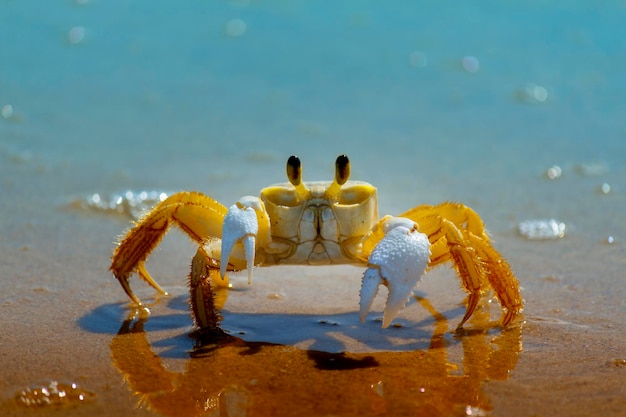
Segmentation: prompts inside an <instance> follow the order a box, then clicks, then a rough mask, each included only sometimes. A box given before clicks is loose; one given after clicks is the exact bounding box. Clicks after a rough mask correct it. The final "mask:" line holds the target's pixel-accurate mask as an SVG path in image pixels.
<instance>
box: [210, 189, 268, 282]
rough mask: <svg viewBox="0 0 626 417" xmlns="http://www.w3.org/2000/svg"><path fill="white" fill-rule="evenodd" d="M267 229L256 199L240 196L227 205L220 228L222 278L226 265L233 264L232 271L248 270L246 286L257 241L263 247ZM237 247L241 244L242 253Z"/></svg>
mask: <svg viewBox="0 0 626 417" xmlns="http://www.w3.org/2000/svg"><path fill="white" fill-rule="evenodd" d="M269 227H270V225H269V217H268V215H267V212H266V211H265V206H264V204H263V202H262V201H261V200H260V199H259V198H257V197H250V196H246V197H242V198H241V199H240V200H239V201H238V202H237V203H235V204H233V205H232V206H230V208H229V209H228V213H227V214H226V217H224V225H223V229H222V249H221V257H222V259H221V263H220V276H221V277H222V278H223V277H224V276H225V275H226V271H227V270H228V264H229V263H233V265H234V268H233V269H243V267H244V266H245V268H246V269H247V270H248V284H250V283H251V282H252V268H254V265H255V263H254V261H255V249H256V243H257V239H259V243H260V244H266V243H267V242H268V241H269V239H270V237H269V236H270V233H269ZM237 244H243V253H242V252H241V248H240V247H239V248H237V247H236V245H237Z"/></svg>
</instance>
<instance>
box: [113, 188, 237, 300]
mask: <svg viewBox="0 0 626 417" xmlns="http://www.w3.org/2000/svg"><path fill="white" fill-rule="evenodd" d="M225 215H226V207H224V206H223V205H222V204H220V203H218V202H217V201H215V200H213V199H212V198H210V197H207V196H206V195H204V194H201V193H194V192H180V193H176V194H173V195H171V196H170V197H168V198H167V199H165V200H164V201H162V202H161V203H159V204H158V205H156V206H155V207H154V208H153V209H152V210H151V211H150V212H148V214H147V215H145V216H144V217H143V218H142V219H141V220H139V221H138V222H137V223H136V224H135V226H134V227H133V228H132V229H131V230H130V231H128V233H127V234H126V236H124V238H122V239H121V241H120V244H119V245H118V247H117V248H116V249H115V252H114V253H113V259H112V261H111V266H110V269H111V271H113V275H115V278H117V279H118V281H119V282H120V284H121V285H122V288H124V291H125V292H126V294H128V296H129V297H130V299H131V300H132V301H133V302H134V303H135V304H137V305H141V301H140V300H139V298H137V296H136V295H135V294H134V293H133V291H132V290H131V288H130V284H129V282H128V280H129V279H130V276H131V275H132V274H133V272H135V271H136V272H137V273H138V275H139V277H140V278H141V279H143V280H144V281H146V282H147V283H148V284H150V286H152V287H153V288H154V289H156V290H157V291H158V292H160V293H161V294H166V292H165V291H164V290H163V289H162V288H161V287H160V286H159V285H158V284H157V283H156V281H155V280H154V279H153V278H152V277H151V276H150V274H149V273H148V271H147V270H146V268H145V266H144V263H145V261H146V259H147V258H148V255H150V252H152V250H153V249H154V248H155V247H156V246H157V245H158V244H159V242H160V241H161V239H162V238H163V236H164V235H165V233H166V232H167V229H168V228H169V227H170V225H172V224H175V225H177V226H178V227H180V228H181V229H182V230H183V231H184V232H185V233H187V235H188V236H189V237H190V238H191V239H192V240H194V241H195V242H197V243H199V244H201V243H202V242H204V241H205V240H206V239H209V238H211V237H215V238H219V237H221V235H222V221H223V219H224V216H225Z"/></svg>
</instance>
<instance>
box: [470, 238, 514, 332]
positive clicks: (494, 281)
mask: <svg viewBox="0 0 626 417" xmlns="http://www.w3.org/2000/svg"><path fill="white" fill-rule="evenodd" d="M469 238H470V241H471V242H472V246H473V247H475V248H476V250H477V251H478V253H479V256H480V258H481V259H482V261H483V265H484V267H485V270H486V272H487V274H486V277H487V279H488V280H489V283H490V284H491V287H492V288H493V289H494V291H495V293H496V297H497V298H498V301H500V305H501V306H502V307H503V308H504V309H505V310H506V312H505V314H504V317H503V318H502V325H503V326H506V325H508V324H509V323H511V322H512V321H513V319H515V317H516V316H517V315H518V314H520V313H521V312H522V309H523V303H522V297H521V295H520V290H519V282H518V281H517V278H515V275H514V274H513V271H512V270H511V266H510V265H509V263H508V262H507V261H506V259H504V258H503V257H502V255H500V253H499V252H498V251H497V250H496V249H495V248H494V247H493V246H491V245H490V244H489V243H487V242H485V241H483V240H482V239H480V238H478V237H477V236H474V235H472V234H470V235H469Z"/></svg>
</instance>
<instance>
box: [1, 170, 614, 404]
mask: <svg viewBox="0 0 626 417" xmlns="http://www.w3.org/2000/svg"><path fill="white" fill-rule="evenodd" d="M538 181H544V180H541V179H538ZM6 189H7V190H8V192H9V193H17V192H19V189H18V188H17V187H12V186H11V187H7V188H6ZM615 197H616V200H617V199H618V198H619V197H618V196H615ZM5 201H6V200H5ZM616 203H618V202H617V201H616ZM611 207H612V208H611ZM616 207H617V205H615V206H613V205H609V207H608V209H609V210H612V209H613V208H616ZM4 210H5V212H7V216H8V218H13V219H15V220H16V221H15V222H12V223H8V222H6V221H5V223H4V230H5V233H3V236H4V238H3V240H2V254H3V255H2V265H3V267H2V279H3V283H4V284H3V294H2V299H1V300H2V302H1V304H0V308H1V311H2V313H1V314H2V329H3V331H2V333H3V337H2V355H1V356H0V369H2V371H1V372H2V378H0V395H1V398H0V399H1V401H0V402H1V404H2V405H1V407H2V415H16V416H27V415H39V414H41V413H44V414H46V415H90V416H94V415H95V416H97V415H102V416H104V415H129V414H133V415H205V414H206V413H209V414H211V413H215V414H216V415H217V414H219V413H222V414H220V415H224V413H227V414H228V415H248V416H256V415H259V416H261V415H268V416H269V415H273V416H275V415H293V413H294V412H296V410H306V411H307V413H310V414H311V415H327V414H333V415H354V414H357V413H358V414H361V415H384V414H413V413H418V414H419V413H428V414H429V415H464V413H466V414H467V413H469V412H470V411H471V412H472V413H474V415H476V414H478V415H483V414H489V415H494V416H534V415H568V416H583V415H590V414H595V415H603V416H617V415H621V413H622V412H623V409H624V406H626V395H625V394H626V388H624V387H625V385H624V381H625V380H626V374H625V372H626V365H625V361H624V360H625V359H626V351H625V350H624V346H625V344H624V334H625V333H624V331H625V326H624V314H625V313H624V309H623V297H624V294H623V289H622V286H620V285H619V284H618V283H619V282H620V279H621V278H620V276H621V275H620V274H621V265H623V258H622V257H623V247H622V243H621V242H619V241H617V242H614V243H612V244H609V243H607V242H603V241H601V240H600V239H588V238H586V236H584V235H583V233H581V232H572V233H571V234H570V235H568V236H566V237H565V238H564V239H561V240H556V241H529V240H526V239H524V238H522V237H521V236H519V235H518V234H517V233H516V232H515V230H510V229H509V230H506V229H505V230H497V231H496V232H495V233H494V238H495V239H496V241H497V246H498V248H499V249H500V250H501V251H502V252H504V253H506V254H507V255H508V257H509V261H510V262H511V264H512V265H513V266H514V269H515V270H516V271H517V273H518V275H519V278H520V282H521V283H522V286H523V296H524V299H525V311H524V316H523V318H522V319H521V320H519V321H518V322H517V323H516V324H515V325H514V326H512V327H511V328H509V329H506V330H500V329H499V327H498V324H497V320H498V318H499V316H500V309H499V306H498V305H497V303H496V302H494V303H491V304H486V305H484V306H483V307H482V308H481V309H480V311H479V312H478V313H477V314H476V315H475V318H474V319H473V320H472V321H471V322H470V324H469V325H468V326H467V330H466V331H465V332H464V333H463V334H454V332H453V330H454V328H455V326H456V324H457V323H458V321H459V320H460V318H461V317H462V314H463V305H462V302H463V299H464V297H463V293H462V291H461V290H460V289H459V284H458V282H457V281H456V277H455V276H454V274H452V271H450V270H448V269H446V268H440V269H437V270H435V271H433V272H431V273H430V274H428V275H427V277H426V278H425V280H424V282H422V283H421V284H420V285H419V286H418V288H417V292H416V294H417V298H415V299H414V300H413V302H412V303H411V304H410V305H409V306H408V307H407V308H406V309H405V310H404V311H403V313H402V314H401V316H400V318H399V319H398V320H397V321H396V323H397V325H396V326H395V327H392V328H389V329H381V328H380V322H378V321H377V320H376V319H377V317H379V315H380V311H381V309H382V302H383V297H379V299H378V301H377V304H376V305H375V306H374V313H371V314H370V315H369V316H368V321H367V322H366V323H365V324H361V323H359V321H358V307H357V304H358V288H359V285H360V275H361V272H360V270H359V269H358V268H353V267H321V268H319V269H318V268H312V267H308V268H304V269H303V268H298V267H281V268H271V269H269V268H268V269H259V270H257V271H256V273H255V279H254V282H253V285H252V286H250V287H248V286H247V285H246V284H245V281H246V279H245V277H235V278H234V280H233V281H234V284H235V289H234V290H230V291H229V292H228V298H227V301H226V307H225V312H224V316H225V318H224V323H223V326H224V328H225V329H227V330H228V331H229V333H230V334H231V335H232V336H233V337H232V338H230V339H226V340H223V341H221V342H220V343H219V344H209V345H206V346H202V347H196V348H194V343H197V342H195V341H194V340H193V339H192V338H190V337H189V333H190V332H191V331H192V328H191V319H190V316H189V311H188V308H187V304H186V297H187V296H186V289H185V285H184V282H185V281H184V276H185V274H186V270H187V267H188V266H187V265H188V259H189V256H190V254H192V253H193V251H194V250H193V246H192V245H191V244H190V243H188V242H187V240H186V238H184V237H183V236H182V234H181V233H179V232H175V233H172V234H170V235H168V237H167V238H166V240H165V241H164V243H163V245H162V249H160V250H158V251H157V252H155V255H154V256H153V257H152V258H151V262H150V263H149V268H150V269H151V270H153V271H158V273H156V272H155V276H157V275H158V277H159V279H158V280H159V281H160V282H161V283H162V284H163V285H165V287H166V289H167V290H168V291H169V292H170V293H171V294H172V297H169V298H161V299H160V300H158V302H156V303H155V304H154V305H153V306H152V307H151V310H152V315H151V316H150V317H149V319H147V321H144V320H139V319H134V320H132V319H131V320H129V319H128V317H127V316H128V314H129V313H130V310H129V309H128V307H127V301H126V299H125V295H124V294H123V291H122V290H121V288H120V287H119V285H118V283H117V282H116V281H115V279H114V278H113V277H112V276H111V275H110V274H109V272H108V271H107V268H108V262H109V256H110V251H111V249H112V243H111V242H112V241H113V240H114V237H115V236H116V235H117V234H119V233H120V231H123V230H124V229H125V228H126V225H127V224H128V219H127V218H124V217H121V216H111V215H103V214H100V213H93V212H89V211H81V210H76V209H67V208H66V207H65V206H63V205H61V206H56V207H55V206H47V207H45V206H42V205H37V204H36V203H35V199H32V200H31V202H28V203H24V205H23V206H21V205H20V204H16V205H13V206H11V207H7V206H5V208H4ZM25 212H26V213H32V214H34V215H36V216H34V217H29V218H30V219H37V220H29V221H24V219H25V218H26V217H25V216H24V215H23V214H22V213H25ZM5 218H6V217H5ZM584 221H586V220H583V219H580V223H578V224H583V225H584ZM620 227H623V226H620ZM616 232H617V233H616V236H620V235H623V234H622V232H620V231H619V230H616ZM133 284H134V288H136V290H137V292H138V294H139V295H140V297H142V298H144V299H147V300H150V299H154V298H153V297H154V295H153V294H152V292H151V290H150V289H149V288H147V286H145V285H143V284H141V283H139V282H134V283H133ZM377 312H378V314H377ZM53 381H57V382H58V383H60V384H66V386H71V384H72V383H75V384H77V386H78V388H77V389H76V391H75V392H76V393H83V394H84V400H79V399H77V397H76V396H74V397H71V396H70V395H69V393H70V391H71V390H70V389H68V395H67V396H66V397H65V398H56V399H54V398H53V400H54V401H52V402H53V403H54V404H53V405H48V406H41V407H36V406H32V405H31V406H25V405H24V398H25V397H28V395H30V397H28V398H32V397H33V395H35V394H33V393H32V392H31V393H27V395H26V396H25V395H24V394H23V391H24V390H25V389H26V388H29V387H30V388H31V389H35V390H36V389H37V388H39V389H40V391H41V389H42V388H44V387H48V388H49V387H50V383H51V382H53ZM49 391H50V390H49ZM39 395H40V396H41V395H42V394H41V392H40V394H39ZM70 397H71V398H70ZM224 410H226V411H224ZM481 413H482V414H481Z"/></svg>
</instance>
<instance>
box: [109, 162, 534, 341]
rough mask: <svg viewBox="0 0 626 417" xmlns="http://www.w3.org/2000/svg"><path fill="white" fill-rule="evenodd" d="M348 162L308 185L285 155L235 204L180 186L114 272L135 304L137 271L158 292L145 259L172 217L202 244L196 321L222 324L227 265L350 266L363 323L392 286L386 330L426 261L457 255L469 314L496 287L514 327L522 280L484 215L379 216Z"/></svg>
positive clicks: (124, 243)
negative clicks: (354, 268) (280, 178)
mask: <svg viewBox="0 0 626 417" xmlns="http://www.w3.org/2000/svg"><path fill="white" fill-rule="evenodd" d="M349 176H350V162H349V160H348V157H346V156H345V155H341V156H339V157H338V158H337V160H336V163H335V179H334V181H332V182H330V181H325V182H303V181H302V166H301V163H300V159H299V158H298V157H296V156H291V157H290V158H289V159H288V160H287V177H288V178H289V182H288V183H283V184H276V185H272V186H269V187H266V188H264V189H262V190H261V193H260V197H250V196H246V197H243V198H241V199H240V200H239V201H238V202H237V203H235V204H234V205H232V206H231V207H230V208H228V209H227V208H226V207H225V206H223V205H222V204H220V203H218V202H217V201H215V200H213V199H211V198H210V197H207V196H205V195H203V194H200V193H196V192H180V193H177V194H174V195H172V196H170V197H169V198H167V199H166V200H164V201H162V202H161V203H159V204H158V205H157V206H156V207H154V208H153V209H152V210H151V211H150V212H148V213H147V214H146V215H145V216H144V217H143V218H142V219H141V220H140V221H139V222H138V223H137V224H136V225H135V226H134V227H133V228H132V229H131V230H130V231H129V232H128V233H127V234H126V236H125V237H124V238H123V239H122V240H121V243H120V244H119V246H118V247H117V248H116V249H115V252H114V254H113V260H112V263H111V268H110V269H111V270H112V271H113V274H114V275H115V277H116V278H117V279H118V280H119V282H120V284H121V285H122V287H123V288H124V290H125V291H126V294H128V296H129V297H130V298H131V300H132V301H133V303H134V304H135V305H136V306H137V307H141V301H140V300H139V299H138V298H137V297H136V296H135V294H133V291H132V290H131V288H130V285H129V278H130V276H131V275H132V274H133V273H134V272H137V274H138V275H139V277H140V278H142V279H143V280H144V281H146V282H147V283H148V284H150V285H151V286H152V287H153V288H155V289H156V290H157V291H158V292H159V293H161V294H166V292H165V291H164V290H163V289H162V288H161V287H160V286H159V285H158V284H157V283H156V282H155V281H154V280H153V279H152V277H151V276H150V274H149V273H148V271H147V270H146V269H145V266H144V262H145V261H146V258H147V257H148V255H149V254H150V252H151V251H152V250H153V249H154V247H155V246H156V245H157V244H158V243H159V241H160V240H161V238H162V237H163V235H164V234H165V232H166V231H167V229H168V227H169V226H170V225H171V224H175V225H177V226H178V227H180V228H181V229H182V230H183V231H184V232H186V233H187V234H188V235H189V236H190V237H191V239H193V240H194V241H195V242H196V243H197V244H198V245H199V248H198V251H197V253H196V255H195V256H194V258H193V261H192V265H191V273H190V279H189V286H190V291H191V299H190V304H191V307H192V310H193V317H194V321H195V324H196V325H197V326H198V327H200V329H203V330H218V329H219V326H218V325H219V321H220V315H219V312H218V311H217V309H216V308H215V305H214V292H213V290H212V285H213V283H214V282H218V281H216V280H220V278H221V279H222V280H224V279H225V277H226V273H227V272H229V271H241V270H244V269H247V272H248V283H250V281H251V279H252V270H253V268H254V267H255V266H271V265H285V264H298V265H322V264H353V265H362V266H364V267H366V268H367V269H366V270H365V274H364V275H363V280H362V286H361V297H360V318H361V321H364V320H365V316H366V315H367V312H368V311H369V309H370V307H371V305H372V302H373V300H374V297H375V296H376V293H377V291H378V287H379V285H381V284H382V285H385V286H386V287H387V288H388V296H387V303H386V306H385V309H384V312H383V323H382V325H383V327H387V326H389V325H390V324H391V321H392V320H393V318H394V317H395V316H396V315H397V314H398V312H399V311H400V310H401V309H402V308H403V307H404V305H405V304H406V302H407V301H408V299H409V297H410V295H411V293H412V290H413V288H414V287H415V285H416V284H417V282H418V281H419V280H420V279H421V277H422V276H423V274H424V273H425V272H426V271H427V270H428V269H430V268H433V267H435V266H437V265H440V264H442V263H445V262H449V261H450V262H452V263H453V265H454V268H455V269H456V271H457V273H458V275H459V277H460V278H461V281H462V284H463V287H464V288H465V290H466V291H467V292H468V294H469V295H468V301H467V307H466V312H465V316H464V317H463V319H462V320H461V322H460V324H459V326H458V327H459V328H460V327H462V326H463V324H464V323H465V322H466V321H467V320H468V319H469V318H470V316H471V315H472V313H473V312H474V309H475V308H476V306H477V304H478V301H479V299H480V296H481V294H482V293H483V292H484V291H485V290H486V289H488V288H489V287H491V288H493V290H494V291H495V295H496V297H497V298H498V300H499V301H500V304H501V306H502V308H503V311H504V314H503V318H502V325H503V326H506V325H508V324H509V323H510V322H511V321H512V320H513V319H514V318H515V317H516V316H517V315H518V314H519V313H520V312H521V310H522V299H521V296H520V292H519V284H518V282H517V279H516V278H515V276H514V275H513V273H512V271H511V268H510V266H509V265H508V263H507V262H506V260H505V259H504V258H503V257H502V256H501V255H500V254H499V253H498V252H497V251H496V250H495V249H494V248H493V246H492V245H491V243H490V240H489V237H488V235H487V233H486V231H485V228H484V225H483V222H482V220H481V218H480V217H479V216H478V215H477V214H476V213H475V212H474V211H473V210H472V209H471V208H469V207H467V206H465V205H463V204H455V203H443V204H440V205H437V206H429V205H422V206H418V207H415V208H413V209H411V210H409V211H407V212H405V213H403V214H401V215H400V216H398V217H393V216H384V217H382V218H381V219H379V218H378V201H377V194H376V188H375V187H374V186H372V185H370V184H368V183H366V182H361V181H348V178H349Z"/></svg>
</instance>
